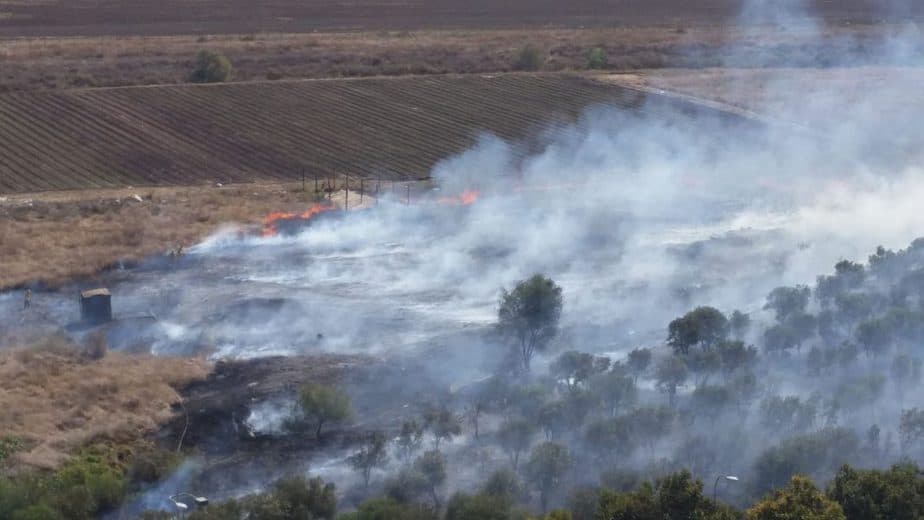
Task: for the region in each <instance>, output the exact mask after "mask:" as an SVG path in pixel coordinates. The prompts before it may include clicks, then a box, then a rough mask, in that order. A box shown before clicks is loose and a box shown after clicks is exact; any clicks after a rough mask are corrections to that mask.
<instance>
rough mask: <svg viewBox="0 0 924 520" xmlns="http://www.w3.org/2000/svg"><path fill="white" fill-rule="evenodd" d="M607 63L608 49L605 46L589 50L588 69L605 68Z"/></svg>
mask: <svg viewBox="0 0 924 520" xmlns="http://www.w3.org/2000/svg"><path fill="white" fill-rule="evenodd" d="M606 64H607V55H606V49H604V48H603V47H594V48H593V49H590V50H589V51H587V68H588V69H605V68H606Z"/></svg>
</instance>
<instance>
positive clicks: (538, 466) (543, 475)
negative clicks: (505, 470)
mask: <svg viewBox="0 0 924 520" xmlns="http://www.w3.org/2000/svg"><path fill="white" fill-rule="evenodd" d="M570 467H571V456H570V455H569V454H568V449H567V448H565V447H564V446H562V445H561V444H557V443H554V442H544V443H542V444H540V445H538V446H536V447H535V448H533V451H532V453H531V454H530V456H529V461H528V462H527V463H526V477H527V479H528V480H529V482H530V483H531V484H532V485H533V486H535V488H536V490H537V491H539V502H540V504H541V505H542V512H543V513H545V511H546V510H547V509H548V504H549V495H550V494H551V493H552V491H553V490H555V489H556V488H557V487H558V486H559V485H560V484H561V481H562V478H564V476H565V474H566V473H567V472H568V469H569V468H570Z"/></svg>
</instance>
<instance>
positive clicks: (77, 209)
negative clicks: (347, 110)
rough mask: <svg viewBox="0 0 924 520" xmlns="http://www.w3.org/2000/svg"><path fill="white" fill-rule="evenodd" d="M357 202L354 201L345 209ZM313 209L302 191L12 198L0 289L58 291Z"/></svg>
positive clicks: (1, 214)
mask: <svg viewBox="0 0 924 520" xmlns="http://www.w3.org/2000/svg"><path fill="white" fill-rule="evenodd" d="M135 194H138V195H139V198H141V201H140V202H139V201H138V200H136V199H135V198H134V195H135ZM306 198H307V199H308V200H306ZM365 200H366V201H369V200H370V197H369V196H368V195H367V196H366V197H365ZM358 201H359V197H358V195H354V196H353V197H352V198H351V204H350V207H351V208H352V207H354V205H356V203H357V202H358ZM312 204H313V194H305V193H303V192H302V191H301V185H300V184H292V185H280V184H272V185H269V184H262V185H249V186H234V187H222V188H215V187H198V188H195V187H190V188H157V189H144V190H130V189H129V190H103V191H86V192H65V193H58V194H55V193H47V194H41V195H36V196H21V197H15V198H11V199H10V200H8V201H6V202H0V244H2V247H0V290H4V289H9V288H12V287H17V286H21V285H24V284H28V283H33V282H42V283H44V284H46V285H50V286H56V285H60V284H63V283H66V282H68V281H71V280H73V279H75V278H77V277H85V276H92V275H94V274H95V273H98V272H100V271H101V270H103V269H105V268H107V267H108V266H111V265H114V264H117V263H118V262H120V261H132V260H136V259H140V258H144V257H146V256H150V255H153V254H158V253H164V252H166V251H167V250H170V249H174V248H176V247H177V246H178V245H190V244H193V243H196V242H198V241H200V240H201V239H203V238H205V237H206V236H208V235H209V234H210V233H213V232H215V231H216V230H217V229H218V228H219V227H221V226H222V225H230V224H236V225H241V226H245V227H247V226H254V227H255V228H256V229H259V227H258V226H261V225H263V223H264V219H265V218H266V216H267V215H269V214H271V213H274V212H283V213H287V212H293V214H296V213H301V212H302V211H304V209H305V208H306V207H311V205H312ZM342 204H343V195H342V193H335V194H333V195H332V197H331V200H330V201H329V205H330V206H331V207H336V206H339V205H342Z"/></svg>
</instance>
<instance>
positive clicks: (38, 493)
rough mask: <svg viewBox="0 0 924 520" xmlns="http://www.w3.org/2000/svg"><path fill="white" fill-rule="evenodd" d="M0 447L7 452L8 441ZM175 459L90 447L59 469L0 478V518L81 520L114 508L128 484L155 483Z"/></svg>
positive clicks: (152, 452)
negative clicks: (4, 448)
mask: <svg viewBox="0 0 924 520" xmlns="http://www.w3.org/2000/svg"><path fill="white" fill-rule="evenodd" d="M7 440H8V439H5V440H4V442H0V445H2V446H4V447H8V446H10V445H11V444H15V443H11V442H6V441H7ZM178 460H179V458H178V456H177V455H175V454H174V453H172V452H167V451H163V450H159V449H154V448H151V449H138V450H134V449H132V448H130V447H127V446H124V445H119V444H95V445H91V446H89V447H87V448H85V449H84V450H82V451H81V452H80V453H78V454H77V455H76V456H75V457H74V458H73V459H72V460H71V461H69V462H68V463H66V464H65V465H64V466H62V467H61V468H60V469H58V470H57V471H54V472H47V473H30V474H25V475H20V476H17V477H15V478H13V477H9V478H0V518H2V519H7V518H9V519H12V520H83V519H90V518H98V517H99V516H100V515H101V514H103V513H105V512H106V511H110V510H112V509H114V508H116V507H117V506H118V505H119V504H121V503H122V501H123V500H124V499H125V496H126V495H127V494H128V493H129V491H130V487H131V483H132V482H156V481H158V480H160V479H162V478H163V477H164V476H166V475H167V474H168V473H169V472H170V471H172V470H173V468H174V467H175V466H176V464H177V462H178Z"/></svg>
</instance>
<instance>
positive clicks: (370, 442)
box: [348, 432, 388, 488]
mask: <svg viewBox="0 0 924 520" xmlns="http://www.w3.org/2000/svg"><path fill="white" fill-rule="evenodd" d="M386 445H387V441H386V440H385V435H384V434H383V433H382V432H373V433H372V434H371V435H370V436H369V438H368V439H367V440H366V442H365V443H364V444H363V446H362V447H361V448H360V449H359V451H358V452H356V453H354V454H353V455H350V457H349V459H348V460H349V462H350V466H352V467H353V469H355V470H356V471H358V472H359V473H360V474H361V475H362V476H363V484H364V485H365V487H367V488H368V487H369V479H370V478H371V477H372V470H374V469H375V468H380V467H382V466H384V465H385V463H387V462H388V452H387V450H386Z"/></svg>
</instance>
